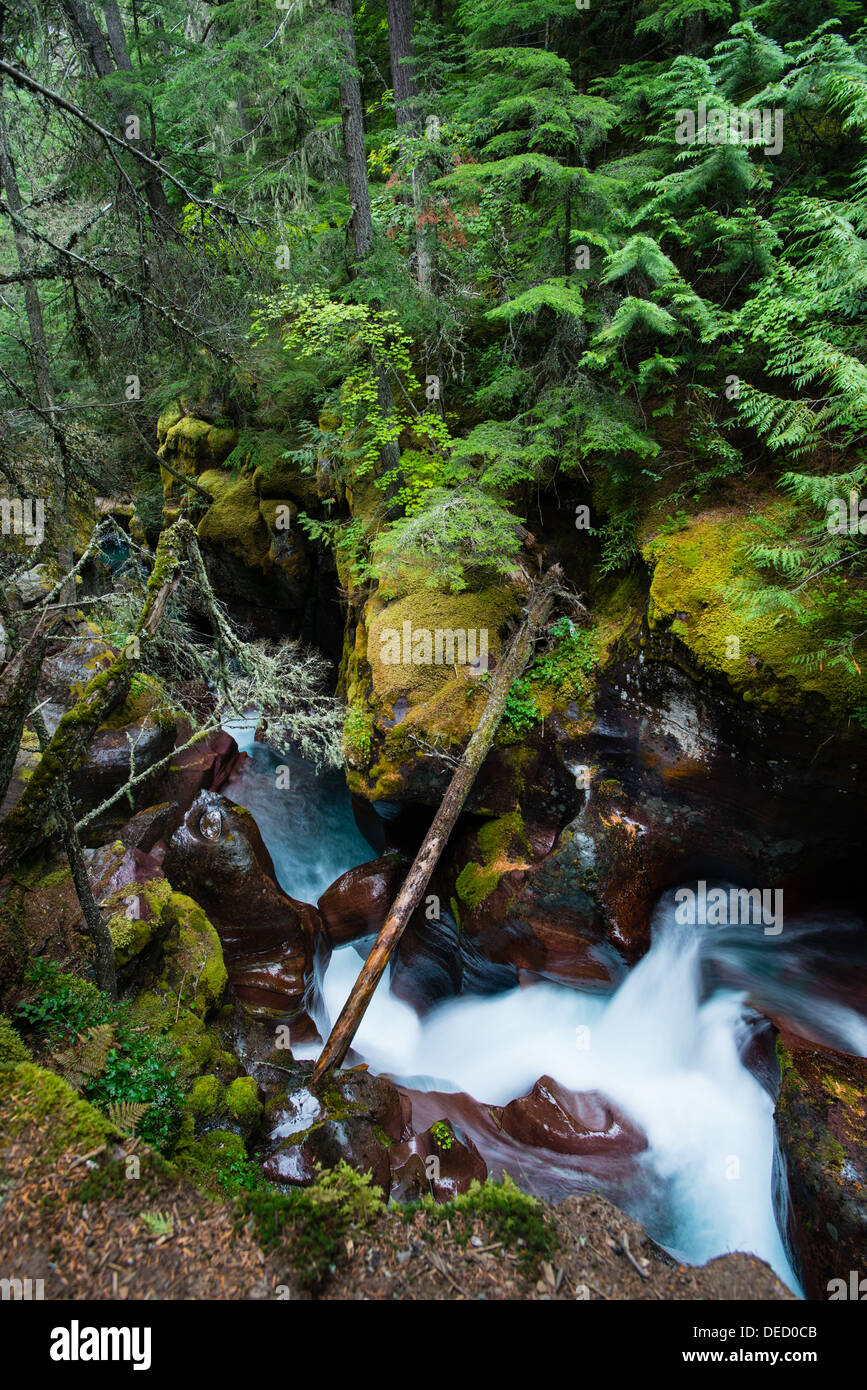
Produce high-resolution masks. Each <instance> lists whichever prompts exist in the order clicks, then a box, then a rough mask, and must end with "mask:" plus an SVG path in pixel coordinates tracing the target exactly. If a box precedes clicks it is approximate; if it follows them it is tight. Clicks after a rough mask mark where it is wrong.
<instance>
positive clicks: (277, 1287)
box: [0, 1125, 794, 1301]
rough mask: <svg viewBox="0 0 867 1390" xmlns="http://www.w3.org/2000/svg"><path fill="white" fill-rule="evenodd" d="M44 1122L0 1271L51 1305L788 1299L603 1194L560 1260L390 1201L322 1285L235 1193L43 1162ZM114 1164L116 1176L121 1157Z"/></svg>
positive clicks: (6, 1221) (559, 1244) (6, 1181)
mask: <svg viewBox="0 0 867 1390" xmlns="http://www.w3.org/2000/svg"><path fill="white" fill-rule="evenodd" d="M40 1148H41V1145H40V1133H39V1130H38V1128H37V1127H36V1126H35V1125H34V1126H31V1127H29V1128H25V1129H23V1130H21V1131H19V1133H18V1135H17V1136H16V1139H15V1141H14V1142H12V1143H9V1144H7V1145H6V1146H5V1148H4V1150H3V1153H2V1157H0V1257H2V1267H3V1271H4V1274H5V1275H6V1276H7V1277H9V1276H15V1277H18V1278H22V1279H23V1278H28V1277H29V1278H31V1279H43V1280H44V1281H45V1297H46V1299H60V1300H75V1301H78V1300H83V1299H97V1300H115V1299H117V1300H126V1299H135V1300H138V1299H171V1300H185V1299H197V1300H198V1299H208V1300H210V1299H228V1300H238V1299H259V1300H264V1299H279V1298H309V1297H315V1298H320V1299H329V1300H335V1299H337V1300H381V1299H389V1300H394V1299H398V1300H399V1299H407V1300H410V1301H413V1300H415V1301H422V1300H447V1299H454V1300H460V1299H488V1300H489V1299H494V1300H504V1299H519V1300H574V1299H576V1298H579V1299H587V1300H593V1299H605V1300H608V1299H661V1300H672V1299H677V1300H680V1299H759V1300H768V1299H771V1300H773V1299H788V1298H793V1297H794V1295H792V1294H791V1293H789V1291H788V1290H787V1289H786V1288H785V1287H784V1286H783V1285H782V1284H781V1283H780V1281H779V1280H778V1279H777V1278H776V1277H775V1275H774V1274H773V1273H772V1271H771V1270H770V1269H769V1268H768V1266H767V1265H765V1264H764V1263H763V1262H762V1261H760V1260H758V1259H756V1258H755V1257H753V1256H751V1255H743V1254H737V1255H726V1256H722V1257H720V1258H719V1259H717V1260H713V1261H711V1262H710V1263H709V1264H708V1265H706V1266H704V1267H703V1268H701V1269H696V1268H692V1267H690V1266H687V1265H681V1264H677V1263H675V1262H674V1261H673V1260H671V1259H670V1258H669V1257H668V1256H667V1255H666V1254H665V1253H664V1252H663V1251H661V1250H660V1249H659V1247H657V1246H656V1245H654V1244H653V1242H652V1241H651V1240H650V1238H649V1237H648V1236H647V1234H646V1233H645V1232H644V1231H643V1229H642V1228H641V1227H640V1226H638V1225H637V1224H636V1223H635V1222H633V1221H632V1220H630V1218H629V1217H627V1216H625V1215H624V1213H623V1212H621V1211H619V1210H618V1209H617V1208H616V1207H614V1206H612V1205H611V1204H610V1203H609V1202H607V1201H605V1200H604V1199H603V1198H602V1197H600V1196H598V1195H595V1194H591V1195H584V1196H573V1197H569V1198H567V1199H566V1200H565V1201H564V1202H562V1203H561V1204H560V1205H559V1206H558V1207H551V1208H548V1209H547V1210H548V1213H549V1217H550V1220H551V1222H552V1224H553V1228H554V1235H555V1237H556V1239H555V1240H554V1242H553V1246H554V1247H555V1252H554V1253H552V1256H551V1258H550V1259H547V1260H546V1259H542V1260H539V1259H535V1260H530V1259H528V1258H527V1252H526V1251H524V1250H522V1249H521V1248H520V1245H518V1244H515V1245H513V1246H509V1245H507V1244H506V1243H504V1242H503V1241H502V1240H498V1239H497V1234H496V1231H495V1230H492V1229H491V1228H490V1227H489V1226H488V1225H487V1223H486V1222H485V1221H484V1220H475V1221H473V1222H472V1223H471V1225H469V1226H468V1225H466V1224H465V1223H464V1224H463V1225H462V1227H461V1228H460V1229H457V1228H453V1226H452V1223H451V1222H450V1221H449V1220H445V1221H442V1220H438V1219H436V1218H435V1217H434V1216H432V1215H431V1213H430V1212H429V1211H427V1210H425V1209H418V1210H415V1211H413V1212H410V1213H406V1212H405V1211H403V1210H402V1209H400V1208H391V1209H389V1210H388V1211H387V1212H386V1213H385V1215H384V1216H382V1217H380V1218H379V1219H378V1220H377V1221H376V1223H375V1224H374V1225H373V1226H372V1227H370V1228H366V1229H362V1230H350V1231H348V1232H347V1233H346V1234H345V1235H344V1236H343V1237H342V1240H341V1243H340V1250H339V1254H338V1256H337V1259H336V1262H335V1264H334V1265H333V1268H332V1270H331V1272H329V1273H328V1274H327V1275H326V1278H325V1281H324V1282H323V1283H321V1284H320V1285H319V1286H318V1287H317V1288H315V1290H314V1291H313V1292H312V1293H311V1292H310V1291H305V1290H304V1289H303V1281H301V1282H300V1283H299V1281H298V1280H297V1279H296V1273H295V1270H294V1269H293V1267H292V1263H291V1253H290V1251H289V1249H288V1247H287V1248H281V1247H280V1246H279V1245H278V1246H277V1247H276V1248H274V1247H273V1246H272V1247H270V1248H269V1249H268V1250H267V1251H266V1250H265V1249H263V1248H262V1247H261V1245H260V1243H259V1241H258V1239H257V1236H256V1233H255V1231H254V1229H253V1227H252V1224H251V1223H249V1222H247V1223H246V1224H245V1223H244V1222H243V1221H239V1216H238V1210H237V1206H236V1204H235V1203H234V1202H233V1201H232V1199H229V1198H222V1197H220V1198H214V1197H211V1196H209V1195H207V1194H205V1193H203V1192H201V1191H199V1190H198V1189H197V1188H195V1187H193V1186H192V1185H190V1184H189V1183H187V1182H186V1181H183V1180H179V1179H178V1178H177V1177H175V1176H171V1175H169V1174H168V1173H165V1174H164V1173H161V1172H160V1171H159V1170H158V1169H157V1170H149V1171H148V1173H147V1177H146V1181H145V1182H143V1183H139V1182H135V1181H121V1182H117V1181H114V1180H112V1181H109V1180H108V1174H109V1168H108V1165H105V1164H104V1158H105V1157H106V1155H104V1154H103V1153H102V1152H100V1151H95V1152H94V1153H91V1154H89V1155H88V1154H81V1153H80V1152H78V1153H77V1152H73V1151H72V1150H68V1151H66V1152H64V1153H63V1154H61V1155H59V1157H57V1158H56V1159H55V1158H52V1160H51V1161H50V1162H46V1161H45V1158H44V1155H43V1153H41V1152H40ZM113 1167H114V1168H115V1169H116V1167H117V1165H116V1164H114V1165H113Z"/></svg>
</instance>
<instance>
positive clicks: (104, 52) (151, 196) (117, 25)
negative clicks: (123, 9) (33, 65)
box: [62, 0, 173, 236]
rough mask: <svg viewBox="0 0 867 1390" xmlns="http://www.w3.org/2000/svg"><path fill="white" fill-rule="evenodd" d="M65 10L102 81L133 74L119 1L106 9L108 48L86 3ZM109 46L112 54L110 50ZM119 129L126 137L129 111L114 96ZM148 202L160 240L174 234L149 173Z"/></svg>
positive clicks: (73, 1)
mask: <svg viewBox="0 0 867 1390" xmlns="http://www.w3.org/2000/svg"><path fill="white" fill-rule="evenodd" d="M62 4H63V9H64V11H65V13H66V16H67V18H68V20H69V24H70V28H71V29H72V31H73V34H74V35H75V36H77V38H78V40H79V43H80V45H81V46H82V47H83V48H84V50H85V52H86V53H87V55H88V58H89V60H90V64H91V66H92V68H93V71H94V72H95V73H96V76H97V77H99V78H105V77H110V76H111V75H112V73H114V72H124V73H130V74H131V73H132V60H131V58H130V56H129V49H128V48H127V42H126V34H125V33H124V28H123V20H122V19H121V15H120V9H119V7H118V4H117V0H106V4H105V5H104V13H105V23H106V29H107V31H108V44H106V42H105V39H104V38H103V33H102V30H101V29H100V27H99V23H98V21H97V18H96V15H95V14H94V13H93V11H92V10H91V8H90V5H89V4H88V3H87V0H62ZM109 46H110V50H109ZM111 105H112V107H113V108H114V112H115V116H116V118H117V122H118V126H119V128H120V130H121V133H123V134H125V118H126V116H128V115H130V114H131V113H130V112H129V111H126V110H124V109H122V106H121V102H120V98H119V97H118V96H113V97H112V99H111ZM139 143H140V145H141V148H142V151H143V153H144V154H150V153H151V147H150V145H149V143H148V141H147V140H145V139H144V137H142V138H141V140H140V141H139ZM144 191H145V198H146V199H147V204H148V208H149V209H150V213H151V222H152V224H153V226H154V230H155V231H156V233H157V235H158V236H161V235H165V233H166V232H167V231H172V230H173V223H172V216H171V208H170V207H169V201H168V198H167V197H166V195H165V190H164V188H163V186H162V183H161V182H160V179H159V177H158V176H157V175H156V174H155V173H152V172H150V171H149V172H148V174H147V176H146V178H145V181H144Z"/></svg>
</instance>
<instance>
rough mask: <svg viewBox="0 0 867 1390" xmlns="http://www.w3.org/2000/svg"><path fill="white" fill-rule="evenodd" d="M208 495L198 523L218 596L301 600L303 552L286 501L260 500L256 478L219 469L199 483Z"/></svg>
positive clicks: (305, 569)
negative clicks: (207, 504) (265, 586)
mask: <svg viewBox="0 0 867 1390" xmlns="http://www.w3.org/2000/svg"><path fill="white" fill-rule="evenodd" d="M199 483H200V486H202V487H204V488H205V489H206V491H207V492H209V493H210V494H211V496H212V497H213V499H214V500H213V503H212V505H211V506H210V507H209V508H208V511H207V512H206V513H205V515H204V517H203V518H202V520H201V522H200V523H199V531H198V534H199V540H200V541H201V542H202V545H203V547H204V548H205V553H206V556H207V558H208V564H209V572H210V574H211V579H212V582H213V583H214V585H215V587H216V588H217V589H218V591H219V592H232V593H233V596H235V597H237V596H240V597H247V598H249V599H250V600H251V601H253V602H256V601H260V600H261V601H262V602H264V600H265V597H266V595H265V591H264V589H263V588H262V585H263V581H265V580H267V582H268V585H269V590H270V592H269V595H268V597H269V600H270V602H271V603H272V604H273V603H276V604H277V606H282V607H287V606H288V607H292V606H297V605H299V604H301V603H302V602H303V599H304V596H305V593H306V583H307V578H308V573H309V565H308V560H307V551H306V547H305V545H304V541H303V537H302V536H301V533H300V531H299V529H298V527H297V525H296V524H295V523H296V518H297V515H298V507H297V504H296V503H295V501H294V500H293V499H292V498H291V497H287V496H283V497H274V496H273V495H268V496H265V497H262V496H260V494H259V493H258V492H257V490H256V478H255V475H253V474H250V473H241V474H231V473H227V472H224V471H222V470H220V469H211V470H208V471H206V472H204V473H203V474H202V475H201V477H200V479H199Z"/></svg>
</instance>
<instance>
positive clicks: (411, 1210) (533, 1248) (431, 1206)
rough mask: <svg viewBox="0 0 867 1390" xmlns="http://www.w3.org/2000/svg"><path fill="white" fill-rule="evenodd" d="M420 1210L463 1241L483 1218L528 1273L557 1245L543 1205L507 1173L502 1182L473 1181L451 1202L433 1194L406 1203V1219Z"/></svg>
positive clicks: (555, 1235) (495, 1236) (404, 1216)
mask: <svg viewBox="0 0 867 1390" xmlns="http://www.w3.org/2000/svg"><path fill="white" fill-rule="evenodd" d="M419 1210H423V1211H424V1212H425V1214H426V1215H427V1217H428V1219H429V1220H431V1221H433V1222H434V1223H437V1224H442V1225H445V1223H446V1222H448V1223H449V1225H450V1226H451V1228H452V1231H453V1233H454V1234H455V1236H456V1238H457V1239H458V1240H460V1241H463V1243H466V1242H467V1241H468V1240H469V1239H470V1237H471V1236H472V1235H473V1234H474V1228H475V1223H476V1222H483V1223H484V1225H485V1227H486V1228H487V1229H488V1230H489V1231H490V1232H491V1235H492V1236H493V1237H494V1239H495V1240H499V1241H502V1243H503V1245H504V1246H505V1247H506V1249H507V1250H510V1251H513V1252H514V1253H515V1254H517V1256H518V1264H519V1268H520V1269H521V1270H522V1272H523V1273H525V1274H527V1275H533V1274H535V1272H536V1271H537V1269H538V1267H539V1264H540V1262H541V1261H542V1260H550V1259H551V1258H552V1257H553V1256H554V1255H555V1254H556V1253H557V1249H558V1239H557V1234H556V1231H555V1230H554V1227H553V1225H552V1223H551V1220H550V1217H549V1216H548V1215H547V1213H546V1211H545V1208H544V1206H543V1205H542V1203H541V1202H540V1201H538V1200H537V1198H535V1197H530V1196H529V1195H528V1194H527V1193H526V1192H521V1190H520V1188H518V1187H517V1186H516V1184H515V1183H514V1182H513V1181H512V1179H511V1178H510V1177H508V1176H504V1177H503V1181H502V1182H501V1183H495V1182H492V1181H491V1180H490V1179H488V1181H487V1182H484V1183H480V1182H477V1181H473V1182H472V1183H471V1184H470V1187H469V1190H468V1191H467V1192H464V1193H462V1194H461V1195H460V1196H458V1197H455V1198H454V1199H453V1200H452V1201H451V1202H443V1203H437V1202H435V1201H434V1199H433V1197H424V1198H423V1199H422V1200H421V1201H420V1202H411V1203H408V1204H407V1205H406V1206H405V1207H404V1208H403V1218H404V1220H405V1221H412V1220H413V1218H414V1216H415V1214H416V1212H418V1211H419Z"/></svg>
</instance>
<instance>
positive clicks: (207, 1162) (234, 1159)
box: [173, 1129, 261, 1193]
mask: <svg viewBox="0 0 867 1390" xmlns="http://www.w3.org/2000/svg"><path fill="white" fill-rule="evenodd" d="M173 1161H174V1162H176V1163H177V1164H178V1167H179V1168H180V1169H181V1171H182V1172H183V1173H184V1174H185V1176H186V1177H188V1178H189V1179H190V1181H191V1182H193V1183H195V1185H196V1186H197V1187H200V1188H203V1189H204V1190H205V1191H210V1192H217V1191H222V1192H226V1193H235V1192H238V1191H240V1190H241V1189H243V1188H246V1189H250V1188H255V1187H257V1186H259V1185H260V1184H261V1178H260V1175H259V1171H258V1165H255V1164H254V1163H253V1162H252V1161H251V1160H250V1159H249V1158H248V1157H247V1148H246V1145H245V1143H244V1140H243V1139H242V1137H241V1135H240V1134H233V1133H232V1131H231V1130H228V1129H211V1130H208V1132H207V1134H202V1135H200V1136H199V1138H198V1139H194V1140H192V1141H190V1142H187V1143H185V1144H182V1145H179V1146H178V1148H177V1149H176V1150H175V1153H174V1155H173Z"/></svg>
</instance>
